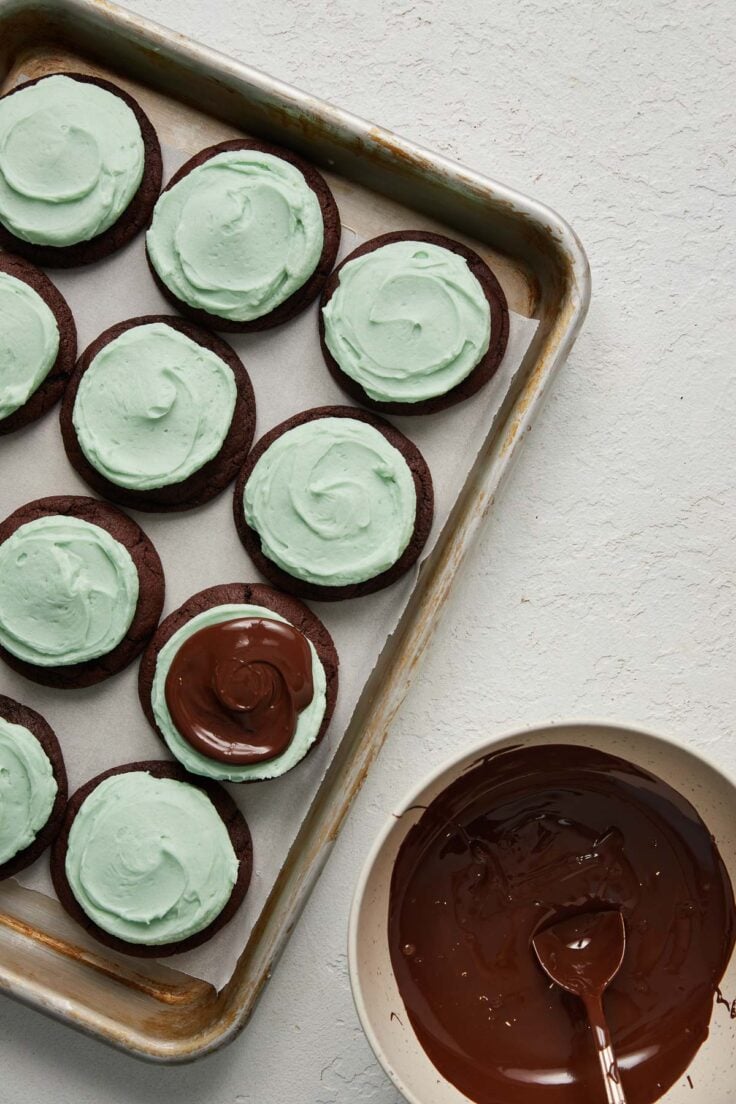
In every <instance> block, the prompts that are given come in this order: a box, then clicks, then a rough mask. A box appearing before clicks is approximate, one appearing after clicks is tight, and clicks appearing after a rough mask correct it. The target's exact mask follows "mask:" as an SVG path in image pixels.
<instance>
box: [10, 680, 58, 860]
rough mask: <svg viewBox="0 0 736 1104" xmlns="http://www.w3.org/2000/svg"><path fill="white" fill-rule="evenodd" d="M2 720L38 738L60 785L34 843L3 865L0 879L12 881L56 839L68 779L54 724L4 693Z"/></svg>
mask: <svg viewBox="0 0 736 1104" xmlns="http://www.w3.org/2000/svg"><path fill="white" fill-rule="evenodd" d="M0 718H2V719H3V720H5V721H9V723H10V724H15V725H22V726H23V728H27V729H28V731H29V732H30V733H32V734H33V735H34V736H35V737H36V739H37V740H38V742H39V744H40V745H41V747H42V748H43V750H44V752H45V753H46V757H47V758H48V760H49V762H50V763H51V769H52V771H53V775H54V778H55V780H56V785H57V791H56V798H55V800H54V804H53V806H52V808H51V812H50V813H49V817H48V820H47V821H46V823H45V824H44V826H43V827H42V828H41V829H40V831H39V832H38V834H37V835H36V838H35V839H34V840H33V842H32V843H30V844H29V845H28V846H27V847H24V848H23V850H22V851H18V852H16V854H15V855H13V857H12V858H10V859H8V861H7V862H4V863H0V879H2V878H10V877H12V876H13V875H14V874H17V873H18V872H19V871H20V870H25V868H26V867H27V866H30V865H31V863H33V862H35V861H36V859H37V858H38V857H39V855H41V854H42V852H43V851H45V850H46V848H47V847H48V846H49V844H50V843H51V842H52V840H53V839H54V838H55V837H56V834H57V833H58V831H59V828H60V826H61V822H62V821H63V819H64V812H65V810H66V799H67V780H66V768H65V766H64V756H63V755H62V752H61V747H60V746H59V741H58V740H57V738H56V734H55V732H54V730H53V729H52V727H51V725H50V724H49V723H48V722H47V721H46V720H44V718H43V717H42V716H41V714H40V713H37V712H36V711H35V709H30V708H29V707H28V706H27V705H21V704H20V702H17V701H13V699H12V698H6V697H5V696H4V695H3V694H0Z"/></svg>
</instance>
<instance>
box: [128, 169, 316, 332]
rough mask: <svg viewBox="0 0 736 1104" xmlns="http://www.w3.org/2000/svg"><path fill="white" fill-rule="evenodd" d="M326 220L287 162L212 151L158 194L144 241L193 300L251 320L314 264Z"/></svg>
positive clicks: (173, 285) (165, 274)
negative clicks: (177, 181) (207, 158)
mask: <svg viewBox="0 0 736 1104" xmlns="http://www.w3.org/2000/svg"><path fill="white" fill-rule="evenodd" d="M323 243H324V224H323V220H322V211H321V208H320V205H319V200H318V199H317V196H316V195H315V193H314V192H313V191H312V189H311V188H310V187H309V185H308V184H307V182H306V180H305V179H304V176H303V175H302V173H301V172H300V171H299V169H297V168H296V167H295V166H294V165H292V164H290V162H288V161H284V160H282V159H281V158H280V157H274V156H273V155H272V154H270V153H259V152H258V151H257V150H231V151H230V152H228V153H217V154H215V156H214V157H211V158H210V159H209V160H208V161H205V162H204V163H203V164H202V165H199V166H197V168H196V169H192V171H191V172H189V173H187V175H186V176H185V177H184V178H183V179H182V180H180V181H179V183H178V184H175V185H174V187H173V188H169V189H168V190H167V191H165V192H163V193H162V194H161V196H160V197H159V200H158V202H157V204H156V208H155V210H154V212H153V221H152V223H151V228H150V230H149V231H148V233H147V235H146V245H147V247H148V255H149V257H150V259H151V263H152V264H153V267H154V268H155V270H156V272H157V273H158V275H159V276H160V277H161V279H162V280H163V282H164V283H165V284H166V286H167V287H168V288H169V289H170V290H171V291H172V292H173V293H174V295H176V297H177V298H178V299H181V300H183V301H184V302H185V303H188V304H189V305H190V306H191V307H197V308H199V309H200V310H205V311H208V312H209V313H210V314H216V315H218V316H219V317H220V318H227V319H229V320H230V321H232V322H251V321H253V319H256V318H261V317H262V316H263V315H264V314H269V313H270V312H271V311H272V310H274V309H275V308H276V307H278V306H279V304H280V303H283V302H284V300H285V299H288V298H289V296H290V295H292V294H293V293H294V292H295V291H297V290H298V289H299V288H300V287H301V286H302V285H303V284H304V283H306V281H307V280H308V279H309V277H310V276H311V275H312V273H313V272H314V270H315V268H316V267H317V263H318V262H319V258H320V256H321V254H322V246H323Z"/></svg>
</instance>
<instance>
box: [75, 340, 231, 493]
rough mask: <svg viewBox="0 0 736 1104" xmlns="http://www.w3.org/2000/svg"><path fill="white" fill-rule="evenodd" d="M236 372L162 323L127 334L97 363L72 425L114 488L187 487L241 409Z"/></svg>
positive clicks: (91, 369)
mask: <svg viewBox="0 0 736 1104" xmlns="http://www.w3.org/2000/svg"><path fill="white" fill-rule="evenodd" d="M236 398H237V388H236V385H235V377H234V375H233V372H232V369H231V368H230V366H229V365H228V364H226V363H225V361H224V360H222V359H221V358H220V357H219V356H217V355H216V354H215V353H213V352H211V351H210V350H209V349H205V348H204V347H203V346H202V345H198V344H197V343H196V342H195V341H192V339H191V338H189V337H187V336H186V334H183V333H182V332H181V331H180V330H176V329H174V328H173V327H172V326H168V325H166V324H165V323H163V322H153V323H147V324H145V325H142V326H134V327H131V328H130V329H127V330H125V331H124V332H123V333H121V334H120V335H119V336H118V337H116V338H113V340H112V341H110V342H108V343H107V345H105V346H104V347H103V348H102V349H101V350H100V352H99V353H97V355H96V356H95V357H94V358H93V360H92V361H91V363H90V365H89V367H88V368H87V370H86V371H85V373H84V375H83V376H82V379H81V381H80V384H79V388H78V390H77V395H76V398H75V401H74V410H73V412H72V421H73V424H74V430H75V432H76V435H77V440H78V441H79V445H80V448H81V449H82V452H83V453H84V455H85V456H86V457H87V459H88V460H89V462H90V464H92V466H93V467H94V468H96V470H97V471H98V472H100V474H101V475H104V476H105V478H106V479H109V480H110V482H111V483H115V484H116V485H117V486H119V487H126V488H128V489H130V490H151V489H153V488H156V487H164V486H169V485H170V484H172V483H181V482H183V481H184V480H185V479H187V478H188V477H189V476H191V475H193V474H194V473H195V472H196V471H199V469H200V468H201V467H202V466H203V465H204V464H206V463H207V462H208V461H209V460H212V459H213V457H215V456H216V455H217V454H218V452H219V451H220V449H221V448H222V445H223V443H224V440H225V438H226V436H227V433H228V430H229V429H230V425H231V422H232V419H233V413H234V411H235V401H236Z"/></svg>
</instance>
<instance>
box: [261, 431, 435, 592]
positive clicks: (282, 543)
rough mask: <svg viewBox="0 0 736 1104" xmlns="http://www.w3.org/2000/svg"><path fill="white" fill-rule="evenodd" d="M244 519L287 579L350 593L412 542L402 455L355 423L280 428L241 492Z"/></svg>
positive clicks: (412, 512) (408, 481)
mask: <svg viewBox="0 0 736 1104" xmlns="http://www.w3.org/2000/svg"><path fill="white" fill-rule="evenodd" d="M243 508H244V511H245V520H246V521H247V523H248V525H249V526H250V527H251V528H252V529H255V531H256V532H257V533H258V535H259V537H260V539H261V546H262V548H263V553H264V555H266V556H268V558H269V559H270V560H272V561H273V562H274V563H276V564H278V566H279V567H281V568H283V570H284V571H288V572H289V574H290V575H293V576H295V577H296V578H298V579H303V580H305V581H306V582H310V583H317V584H319V585H321V586H349V585H351V584H354V583H361V582H364V581H365V580H367V579H372V578H374V577H375V576H376V575H380V574H381V572H383V571H386V570H388V568H390V567H391V566H392V565H393V564H395V563H396V561H397V560H398V559H399V558H400V556H401V555H402V553H403V551H404V549H405V548H406V547H407V545H408V544H409V541H410V540H411V536H412V533H413V531H414V522H415V519H416V509H417V496H416V490H415V487H414V480H413V478H412V474H411V470H410V468H409V465H408V464H407V462H406V460H405V459H404V457H403V456H402V455H401V453H400V452H399V451H398V449H396V448H394V446H393V445H392V444H390V442H389V441H388V440H387V439H386V438H385V437H384V436H383V434H382V433H380V432H379V430H377V429H375V428H374V427H373V426H371V425H368V424H367V423H366V422H360V421H358V420H357V419H354V418H333V417H324V418H314V419H312V420H310V421H307V422H304V423H302V425H299V426H295V427H294V428H293V429H288V430H286V432H285V433H282V434H281V436H279V437H277V438H276V440H275V441H274V442H273V444H271V445H269V447H268V448H267V449H266V451H265V452H264V453H263V455H262V456H261V457H260V458H259V459H258V461H257V462H256V464H255V467H254V468H253V471H252V472H251V474H250V476H249V478H248V481H247V483H246V485H245V492H244V496H243Z"/></svg>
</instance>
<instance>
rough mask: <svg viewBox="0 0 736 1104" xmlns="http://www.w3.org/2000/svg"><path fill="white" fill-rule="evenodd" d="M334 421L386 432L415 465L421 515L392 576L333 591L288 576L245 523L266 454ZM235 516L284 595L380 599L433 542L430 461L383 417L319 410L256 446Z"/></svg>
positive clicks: (238, 490)
mask: <svg viewBox="0 0 736 1104" xmlns="http://www.w3.org/2000/svg"><path fill="white" fill-rule="evenodd" d="M334 417H337V418H355V419H356V420H357V421H361V422H366V423H367V424H368V425H371V426H373V427H374V429H377V430H378V431H379V432H380V433H382V434H383V436H384V437H385V438H386V440H387V441H389V443H390V444H392V445H393V446H394V448H396V449H397V450H398V451H399V452H400V453H401V455H402V456H403V457H404V459H405V460H406V462H407V464H408V466H409V470H410V471H411V473H412V478H413V480H414V488H415V491H416V496H417V510H416V518H415V521H414V532H413V533H412V536H411V539H410V540H409V543H408V545H407V546H406V548H405V549H404V551H403V552H402V554H401V556H400V557H399V559H398V560H397V561H396V563H395V564H392V566H391V567H390V568H388V569H387V570H386V571H383V572H381V574H380V575H375V576H374V577H373V578H372V579H367V580H366V581H365V582H363V583H356V584H353V585H347V586H329V587H328V586H318V585H317V584H313V583H307V582H304V581H303V580H301V579H297V578H296V577H295V576H293V575H289V574H288V572H286V571H283V570H282V569H281V568H280V567H278V566H277V565H276V564H274V563H273V562H272V561H271V560H269V559H268V557H267V556H266V555H265V554H264V553H263V551H262V549H261V540H260V537H259V535H258V533H256V531H255V529H251V527H250V526H249V525H248V524H247V522H246V520H245V513H244V510H243V493H244V491H245V485H246V483H247V481H248V478H249V477H250V474H251V472H252V471H253V468H254V467H255V465H256V463H257V462H258V460H259V459H260V457H261V456H262V455H263V453H264V452H265V451H266V449H267V448H269V447H270V446H271V445H272V444H273V442H274V441H275V440H276V439H277V438H278V437H280V436H281V435H282V434H283V433H286V432H287V430H289V429H294V428H295V427H296V426H299V425H303V424H304V423H305V422H309V421H315V420H317V419H319V418H334ZM233 515H234V519H235V527H236V529H237V531H238V535H239V537H240V540H241V542H242V544H243V546H244V548H245V550H246V552H247V553H248V555H249V556H250V558H251V560H252V561H253V563H254V564H255V566H256V567H257V569H258V570H259V571H260V572H261V574H262V575H264V576H265V577H266V578H267V579H268V580H269V582H271V583H273V585H274V586H276V587H277V588H278V589H279V590H284V591H286V592H287V593H288V594H293V595H295V596H296V597H297V598H302V599H307V600H311V601H318V602H338V601H343V600H344V599H347V598H360V597H362V596H363V595H366V594H374V593H375V592H376V591H379V590H383V589H384V587H387V586H390V585H391V584H392V583H394V582H396V580H397V579H399V578H401V576H402V575H404V574H406V572H407V571H409V569H410V568H411V567H412V566H413V565H414V564H415V563H416V561H417V560H418V559H419V557H420V555H421V553H422V550H423V548H424V546H425V544H426V543H427V538H428V537H429V533H430V530H431V528H432V521H433V518H434V488H433V484H432V475H431V472H430V470H429V467H428V465H427V462H426V460H425V459H424V457H423V456H422V454H421V452H420V450H419V449H418V448H417V446H416V445H415V444H414V442H413V441H411V440H409V438H408V437H406V436H405V435H404V434H403V433H402V432H401V431H400V430H398V429H396V427H395V426H393V425H391V423H390V422H386V421H384V420H383V419H382V418H380V417H378V415H376V414H373V413H371V412H369V411H366V410H362V409H360V408H359V407H352V406H320V407H314V408H312V409H310V410H304V411H302V412H301V413H299V414H295V415H293V416H292V417H291V418H287V419H285V421H283V422H280V423H279V425H277V426H274V428H273V429H271V430H269V432H268V433H266V434H264V436H263V437H261V438H260V440H259V441H257V442H256V444H255V445H254V446H253V448H252V450H251V452H250V454H249V455H248V459H247V460H246V462H245V464H244V465H243V469H242V471H241V472H240V475H239V476H238V479H237V481H236V484H235V492H234V496H233Z"/></svg>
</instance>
